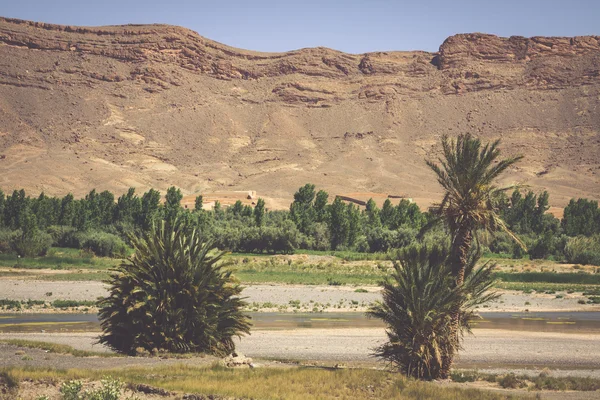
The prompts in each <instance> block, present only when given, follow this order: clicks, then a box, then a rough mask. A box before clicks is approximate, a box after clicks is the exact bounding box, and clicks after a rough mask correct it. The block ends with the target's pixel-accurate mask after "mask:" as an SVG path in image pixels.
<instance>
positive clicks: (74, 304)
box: [52, 300, 96, 308]
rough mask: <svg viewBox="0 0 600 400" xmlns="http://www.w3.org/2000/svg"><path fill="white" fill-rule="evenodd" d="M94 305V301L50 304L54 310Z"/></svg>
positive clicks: (58, 301) (64, 301)
mask: <svg viewBox="0 0 600 400" xmlns="http://www.w3.org/2000/svg"><path fill="white" fill-rule="evenodd" d="M94 305H96V302H95V301H89V300H84V301H78V300H54V301H53V302H52V307H55V308H69V307H80V306H86V307H89V306H94Z"/></svg>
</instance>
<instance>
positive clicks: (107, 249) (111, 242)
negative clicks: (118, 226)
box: [71, 231, 127, 258]
mask: <svg viewBox="0 0 600 400" xmlns="http://www.w3.org/2000/svg"><path fill="white" fill-rule="evenodd" d="M71 244H72V245H73V246H72V247H75V248H78V249H86V250H90V251H92V252H93V253H94V254H95V255H97V256H99V257H115V258H124V257H126V256H127V245H126V244H125V242H123V240H122V239H121V238H120V237H118V236H116V235H113V234H111V233H106V232H101V231H86V232H77V233H75V234H74V235H73V236H72V241H71Z"/></svg>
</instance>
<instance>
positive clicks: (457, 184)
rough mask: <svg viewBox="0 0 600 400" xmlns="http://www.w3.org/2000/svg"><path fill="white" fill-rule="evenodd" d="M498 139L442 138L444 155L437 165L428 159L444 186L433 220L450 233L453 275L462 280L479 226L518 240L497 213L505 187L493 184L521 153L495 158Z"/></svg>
mask: <svg viewBox="0 0 600 400" xmlns="http://www.w3.org/2000/svg"><path fill="white" fill-rule="evenodd" d="M499 144H500V141H499V140H496V141H494V142H492V143H488V144H485V145H482V143H481V141H480V140H479V139H477V138H475V137H473V136H471V135H470V134H466V135H459V136H458V137H457V139H456V140H451V139H449V138H448V137H447V136H444V137H443V138H442V148H443V158H440V159H439V165H438V164H436V163H434V162H432V161H427V165H428V166H429V167H430V168H431V169H432V170H433V172H435V174H436V176H437V179H438V183H439V184H440V186H442V188H443V189H444V197H443V199H442V201H441V203H440V204H438V205H436V206H434V207H433V215H434V216H435V217H436V219H434V220H432V223H433V222H436V221H440V222H442V221H443V222H444V224H445V226H446V227H447V228H448V230H449V231H450V234H451V236H452V256H451V263H452V265H453V271H454V275H455V277H456V281H457V284H459V285H460V284H461V281H462V275H463V272H464V269H465V266H466V262H467V255H468V254H469V252H470V250H471V246H472V243H473V235H474V234H476V232H477V231H479V230H484V231H489V232H495V231H504V232H505V233H506V234H508V235H509V236H510V237H511V238H513V239H514V240H515V241H516V242H517V243H519V244H521V242H520V240H519V239H518V238H517V237H516V236H515V235H514V234H513V233H512V232H511V231H510V229H508V227H507V226H506V223H505V222H504V221H503V220H502V218H501V216H500V215H499V209H500V203H501V199H502V198H503V194H504V189H500V188H498V187H497V186H496V185H495V181H496V180H497V178H498V177H499V176H500V175H501V174H502V173H503V172H504V171H506V170H507V169H508V168H509V167H510V166H511V165H513V164H514V163H516V162H517V161H519V160H520V159H521V158H523V157H522V156H517V157H509V158H506V159H503V160H497V159H498V157H499V156H500V149H499V148H498V146H499Z"/></svg>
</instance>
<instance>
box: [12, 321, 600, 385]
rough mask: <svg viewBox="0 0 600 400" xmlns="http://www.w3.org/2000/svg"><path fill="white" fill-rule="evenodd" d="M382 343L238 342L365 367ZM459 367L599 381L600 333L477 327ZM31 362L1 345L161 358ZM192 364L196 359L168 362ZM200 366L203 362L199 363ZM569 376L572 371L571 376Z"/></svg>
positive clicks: (85, 344)
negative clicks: (576, 374) (549, 372)
mask: <svg viewBox="0 0 600 400" xmlns="http://www.w3.org/2000/svg"><path fill="white" fill-rule="evenodd" d="M96 336H97V334H92V333H80V334H48V333H19V334H0V340H1V339H9V338H19V339H28V340H39V341H46V342H55V343H62V344H68V345H70V346H73V347H75V348H77V349H81V350H93V351H107V349H105V348H103V347H102V346H100V345H96V344H94V342H95V341H96ZM384 340H385V332H384V330H383V329H381V328H361V329H345V328H342V329H295V330H275V331H268V330H264V331H254V332H253V333H252V335H250V336H247V337H244V338H242V339H241V340H240V341H239V342H238V349H239V350H240V351H241V352H243V353H244V354H246V355H247V356H249V357H253V358H262V359H285V360H303V361H319V362H326V363H332V364H335V363H367V364H373V363H376V362H377V360H376V359H374V358H373V357H372V356H371V354H370V353H371V351H370V350H371V349H372V348H374V347H376V346H377V345H378V344H380V343H382V342H383V341H384ZM464 347H465V348H464V351H462V352H461V353H460V357H459V358H458V360H457V361H458V362H457V364H456V366H457V367H458V368H478V369H480V370H488V369H496V370H502V369H505V368H511V369H514V368H516V369H532V368H533V369H542V368H544V367H548V368H551V369H561V370H585V371H582V372H581V374H582V375H583V376H594V377H598V378H600V334H585V335H584V334H564V333H547V332H544V333H541V332H522V331H506V330H498V329H478V330H475V335H474V336H468V337H467V338H466V340H465V346H464ZM25 352H26V354H27V355H28V356H29V357H31V358H32V359H31V360H23V359H22V356H20V357H15V348H14V347H10V346H6V345H2V346H1V347H0V366H8V365H21V366H23V365H39V366H53V367H55V368H84V367H85V368H108V367H117V366H125V365H138V363H141V364H143V365H152V364H153V363H164V362H166V361H165V360H160V359H147V358H146V359H140V358H97V357H94V358H76V357H71V356H59V355H55V354H50V353H45V352H40V351H37V350H29V349H28V350H25ZM167 361H168V362H177V361H179V362H186V363H187V362H190V363H197V362H198V361H197V360H194V359H191V360H167ZM202 362H206V360H204V359H203V361H202ZM571 373H572V372H571Z"/></svg>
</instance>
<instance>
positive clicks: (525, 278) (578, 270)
mask: <svg viewBox="0 0 600 400" xmlns="http://www.w3.org/2000/svg"><path fill="white" fill-rule="evenodd" d="M385 257H387V256H386V254H384V253H375V254H365V253H355V252H331V251H322V252H318V251H299V254H297V255H294V256H282V255H276V256H272V255H266V254H261V255H256V254H239V253H238V254H228V255H227V256H226V257H225V261H226V262H227V263H229V268H231V269H232V270H233V271H234V274H235V275H236V276H237V277H238V278H239V279H240V281H241V282H242V283H246V284H252V283H284V284H303V285H332V286H336V285H353V286H359V285H378V284H379V283H380V282H381V281H382V280H383V279H384V278H385V277H386V276H388V275H389V274H390V272H391V268H392V263H391V262H390V261H388V260H385ZM121 261H122V260H119V259H113V258H107V257H94V256H92V255H90V254H89V253H87V252H82V251H80V250H74V249H64V248H53V249H51V251H50V252H49V254H48V255H47V256H46V257H33V258H19V257H17V256H12V255H5V254H0V278H24V279H41V280H47V281H103V280H106V279H107V278H108V276H109V270H110V269H111V268H113V267H115V266H116V265H118V264H119V263H120V262H121ZM487 261H489V262H493V263H496V264H497V266H498V272H496V274H495V276H496V278H497V283H496V287H497V288H501V289H507V290H521V291H533V290H535V291H550V290H554V291H569V290H570V291H576V292H581V291H589V290H594V289H598V288H600V273H598V269H592V268H588V269H587V270H586V269H584V268H582V267H581V266H573V267H569V266H564V265H562V264H558V263H556V262H554V261H548V260H534V261H530V260H527V259H518V260H514V259H507V258H505V257H503V256H499V258H490V255H487V258H484V262H487ZM42 269H43V270H44V271H40V270H42ZM532 269H533V270H532ZM48 270H50V271H48ZM53 271H56V272H53ZM553 271H558V272H553Z"/></svg>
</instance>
